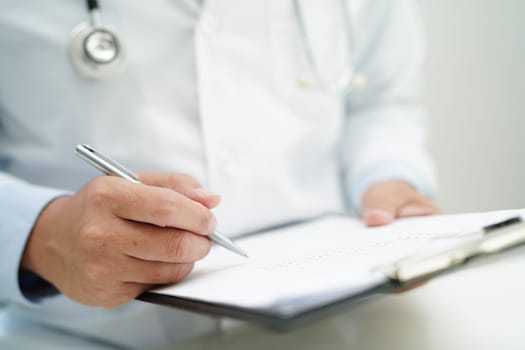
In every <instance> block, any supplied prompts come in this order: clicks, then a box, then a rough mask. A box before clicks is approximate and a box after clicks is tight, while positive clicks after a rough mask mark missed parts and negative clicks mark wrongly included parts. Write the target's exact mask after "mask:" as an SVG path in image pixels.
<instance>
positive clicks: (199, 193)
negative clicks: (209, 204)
mask: <svg viewBox="0 0 525 350" xmlns="http://www.w3.org/2000/svg"><path fill="white" fill-rule="evenodd" d="M192 191H193V193H195V194H196V195H197V196H199V197H209V196H219V194H218V193H217V192H212V191H208V190H207V189H205V188H203V187H199V188H195V189H193V190H192Z"/></svg>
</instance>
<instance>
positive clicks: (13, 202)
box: [0, 182, 68, 304]
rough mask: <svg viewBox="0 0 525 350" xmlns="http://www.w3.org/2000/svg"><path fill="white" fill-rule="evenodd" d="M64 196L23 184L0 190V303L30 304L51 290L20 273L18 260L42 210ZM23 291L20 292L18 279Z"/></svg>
mask: <svg viewBox="0 0 525 350" xmlns="http://www.w3.org/2000/svg"><path fill="white" fill-rule="evenodd" d="M67 193H68V192H66V191H63V190H59V189H53V188H47V187H40V186H35V185H30V184H26V183H23V182H14V183H8V184H5V185H3V186H1V187H0V241H1V242H2V244H1V245H0V281H1V283H2V288H0V303H2V304H4V303H12V302H14V303H31V302H32V300H37V299H38V298H39V296H42V297H43V296H45V295H47V294H49V293H50V291H52V290H53V288H52V286H51V285H49V284H48V283H46V282H45V281H44V280H41V279H40V278H38V277H37V276H35V275H32V274H27V273H26V274H25V275H23V274H22V273H21V271H20V262H21V258H22V255H23V252H24V249H25V246H26V243H27V240H28V238H29V235H30V233H31V230H32V228H33V225H34V223H35V221H36V218H37V217H38V215H39V214H40V212H41V211H42V209H43V208H44V207H45V206H46V205H47V204H48V203H49V202H50V201H51V200H53V199H54V198H57V197H59V196H61V195H65V194H67ZM21 275H22V277H23V278H24V280H25V282H26V284H27V289H25V290H24V292H25V293H23V292H22V289H21V285H20V277H21Z"/></svg>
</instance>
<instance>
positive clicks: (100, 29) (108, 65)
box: [69, 0, 364, 94]
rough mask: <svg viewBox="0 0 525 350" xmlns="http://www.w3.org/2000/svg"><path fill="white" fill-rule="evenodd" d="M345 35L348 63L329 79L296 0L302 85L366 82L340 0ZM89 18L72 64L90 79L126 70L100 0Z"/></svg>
mask: <svg viewBox="0 0 525 350" xmlns="http://www.w3.org/2000/svg"><path fill="white" fill-rule="evenodd" d="M338 1H339V6H340V12H341V18H342V26H343V31H344V34H345V40H344V42H345V45H346V49H345V53H346V64H345V65H344V67H343V69H342V70H341V72H340V74H337V78H336V79H333V80H328V79H325V78H324V77H323V75H322V74H321V70H320V66H319V63H318V61H317V59H316V57H315V54H314V50H313V48H312V45H311V41H310V37H309V35H308V30H307V29H306V21H305V16H304V12H303V8H302V5H301V1H300V0H293V12H294V17H295V22H296V24H297V30H298V33H299V40H300V42H301V47H302V50H303V53H304V56H305V58H306V63H307V64H308V68H309V71H310V73H311V76H312V79H308V78H302V79H299V80H298V82H299V84H300V85H302V86H303V87H308V88H317V89H321V90H323V91H326V92H329V93H333V94H346V93H348V92H350V91H352V90H354V89H355V88H359V87H361V86H362V85H363V84H364V78H363V76H362V75H361V74H357V73H356V72H355V64H354V57H353V53H354V44H355V40H354V32H353V28H352V20H351V18H350V11H349V10H350V9H349V8H348V0H338ZM86 4H87V9H88V12H89V21H88V22H87V23H83V24H81V25H79V26H78V27H77V28H75V30H74V32H73V36H72V39H71V42H70V49H69V55H70V58H71V62H72V64H73V66H74V67H75V68H76V69H77V71H78V72H79V73H80V74H82V75H83V76H85V77H87V78H91V79H106V78H111V77H114V76H117V75H118V74H119V73H120V72H122V70H123V69H124V62H125V57H124V56H125V53H124V49H123V47H122V44H121V42H120V40H119V38H118V36H117V35H116V34H115V33H114V32H113V31H111V30H109V29H107V28H105V27H104V26H103V25H102V20H101V16H100V7H99V3H98V1H97V0H87V1H86Z"/></svg>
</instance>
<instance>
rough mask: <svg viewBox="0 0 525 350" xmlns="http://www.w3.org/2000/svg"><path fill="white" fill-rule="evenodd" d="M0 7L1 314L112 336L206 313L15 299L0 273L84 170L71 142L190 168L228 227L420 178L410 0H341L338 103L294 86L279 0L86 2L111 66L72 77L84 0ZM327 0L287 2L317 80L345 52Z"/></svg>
mask: <svg viewBox="0 0 525 350" xmlns="http://www.w3.org/2000/svg"><path fill="white" fill-rule="evenodd" d="M0 3H1V4H0V5H1V8H2V11H0V165H2V167H3V170H4V172H3V173H1V177H0V179H1V180H0V182H1V186H0V207H1V208H0V209H1V211H2V212H3V215H4V216H5V218H3V216H2V215H0V219H2V221H4V223H2V224H1V225H2V226H1V227H0V229H1V230H0V231H1V232H0V236H2V237H0V238H5V239H4V241H7V242H8V243H7V244H5V245H4V246H3V247H1V248H0V256H3V257H2V258H1V259H2V261H1V262H2V265H1V266H0V269H1V270H0V277H1V278H2V281H5V283H6V287H5V288H3V290H2V291H0V301H3V302H5V303H8V304H9V305H10V309H11V311H10V312H13V313H18V314H23V315H24V316H25V317H28V318H31V319H36V320H38V321H41V322H45V323H47V324H51V325H53V326H55V327H58V328H60V329H65V330H68V331H72V332H75V333H77V334H81V335H86V336H90V337H94V338H97V339H102V340H104V341H109V342H112V343H116V344H121V345H128V346H152V345H157V344H161V343H163V342H165V341H168V340H170V339H171V340H173V339H183V338H185V337H188V336H194V335H196V334H199V333H201V332H204V331H206V330H209V329H212V328H213V327H214V326H215V321H213V320H211V319H208V318H205V317H201V316H195V315H190V314H187V313H183V312H180V311H174V310H166V309H163V308H160V307H156V306H152V305H147V304H142V303H139V302H135V303H130V304H129V305H126V306H123V307H121V308H118V309H117V310H112V311H107V310H102V309H97V308H89V307H85V306H80V305H76V304H74V303H73V302H71V301H69V300H67V298H65V297H64V296H59V297H54V298H48V299H45V300H44V301H42V302H40V303H33V302H30V301H29V300H27V299H26V298H25V297H24V296H22V294H21V292H20V290H19V287H18V280H17V274H16V271H18V261H19V258H20V256H21V254H22V252H23V247H24V244H25V241H26V239H27V236H28V235H29V232H30V229H31V225H32V222H33V221H34V219H35V218H36V217H37V215H38V213H39V211H40V210H41V209H42V207H43V205H45V203H47V202H48V201H49V200H50V199H51V198H53V197H54V196H56V195H57V194H59V193H61V191H62V190H75V189H77V188H78V187H80V186H81V185H82V184H83V183H85V182H86V181H87V180H88V179H89V178H91V177H93V176H95V175H98V174H97V172H96V171H94V170H92V169H90V168H89V167H87V166H86V165H85V164H84V163H83V162H82V161H80V160H78V159H76V158H75V156H74V155H73V149H74V147H75V145H76V144H78V143H89V144H91V145H93V146H95V147H96V148H98V149H100V150H102V151H103V152H105V153H107V154H109V155H111V156H112V157H113V158H115V159H117V160H119V161H121V162H122V163H123V164H126V165H128V166H129V167H130V168H131V169H135V170H141V169H142V170H158V171H176V172H184V173H188V174H191V175H192V176H194V177H196V178H197V179H198V180H199V181H200V182H202V183H203V184H204V185H205V187H207V188H209V189H211V190H214V191H217V192H219V193H221V194H222V196H223V201H222V204H221V205H220V207H219V208H218V209H217V210H216V215H217V217H218V220H219V228H220V229H221V231H222V232H224V233H228V234H230V235H235V234H238V233H242V232H246V231H251V230H257V229H261V228H264V227H268V226H272V225H275V224H279V223H282V222H287V221H290V220H297V219H302V218H308V217H312V216H316V215H320V214H322V213H325V212H342V211H345V210H347V209H348V203H350V205H353V206H354V207H356V206H357V205H358V204H359V200H360V197H361V194H362V192H363V190H364V189H365V188H366V186H367V185H368V184H369V183H371V182H373V181H377V180H380V179H390V178H399V179H405V180H407V181H409V182H411V183H412V184H414V185H415V186H416V187H418V188H419V189H421V190H422V191H431V189H432V187H433V178H432V169H431V166H430V164H429V162H428V159H427V156H426V154H425V151H424V128H423V125H422V113H421V110H420V106H419V103H418V88H419V87H418V69H419V64H420V62H421V57H422V43H421V38H420V27H419V23H418V19H417V17H416V16H415V12H414V8H413V4H412V2H411V1H408V0H395V1H390V0H374V1H372V0H370V1H351V2H350V3H351V16H352V19H353V21H352V22H353V27H354V32H355V61H356V68H357V70H358V72H359V73H360V74H362V75H363V76H364V77H365V79H366V84H365V85H363V86H360V87H359V88H356V89H355V90H354V91H353V92H352V93H351V94H350V95H349V97H348V98H346V99H343V98H342V97H341V96H338V95H331V94H327V93H325V92H323V91H318V90H316V89H313V88H309V87H308V86H306V87H305V86H304V84H300V83H298V81H299V80H300V81H305V80H306V81H309V79H310V78H311V74H310V72H309V69H308V66H307V65H306V63H305V57H304V54H303V52H302V49H301V46H300V41H299V39H298V34H297V28H296V26H295V22H294V17H293V13H292V6H291V1H283V0H268V1H260V0H221V1H218V0H209V1H206V3H205V5H204V8H202V9H201V8H200V6H198V4H197V3H198V2H197V1H190V0H185V1H182V0H180V1H175V0H172V1H168V0H150V1H148V2H147V3H146V2H143V1H138V0H113V1H101V7H102V15H103V20H104V23H105V24H106V25H107V26H108V27H109V28H111V29H113V30H114V31H115V32H116V33H118V35H119V37H120V39H121V40H122V42H123V43H124V44H125V48H126V56H127V59H126V62H127V67H126V70H125V71H124V72H123V73H122V74H121V75H120V76H118V77H117V78H114V79H111V80H106V81H92V80H89V79H85V78H83V77H82V76H80V75H79V74H78V73H77V72H76V71H75V70H74V68H73V67H72V66H71V64H70V62H69V60H68V55H67V45H68V42H69V38H70V35H71V31H72V29H73V28H74V27H75V26H77V25H78V24H79V23H81V22H83V21H86V19H87V11H86V9H85V4H84V1H81V0H78V1H72V0H48V1H39V0H24V1H15V0H3V1H0ZM335 3H336V2H335V1H318V0H305V1H304V9H305V15H306V18H307V23H308V31H309V33H310V36H311V41H312V44H313V46H314V48H315V49H316V57H317V59H318V62H319V65H320V67H321V70H322V71H323V74H325V75H326V76H327V77H334V76H336V75H337V73H338V72H339V71H341V70H342V65H343V64H345V59H344V49H345V45H344V44H343V41H344V40H347V37H346V36H345V35H344V33H343V32H342V31H341V27H340V18H341V17H340V16H339V15H338V13H337V8H335V7H334V6H335V5H334V4H335ZM21 181H22V182H21ZM30 184H32V185H30ZM35 185H36V186H35ZM19 217H20V218H21V219H20V220H19V219H18V218H19ZM8 252H9V253H8ZM145 324H147V327H145V326H144V325H145Z"/></svg>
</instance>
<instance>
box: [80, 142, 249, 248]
mask: <svg viewBox="0 0 525 350" xmlns="http://www.w3.org/2000/svg"><path fill="white" fill-rule="evenodd" d="M75 153H76V154H77V155H78V156H79V157H80V158H82V159H83V160H85V161H86V162H88V163H89V164H91V165H93V166H94V167H95V168H97V169H98V170H100V171H101V172H103V173H104V174H106V175H113V176H118V177H121V178H123V179H126V180H129V181H131V182H134V183H136V184H140V183H141V182H140V180H139V177H138V176H137V175H136V174H135V173H133V172H132V171H130V170H128V169H126V168H125V167H123V166H122V165H120V164H119V163H117V162H116V161H114V160H113V159H111V158H109V157H108V156H105V155H104V154H102V153H100V152H98V151H97V150H95V149H93V147H91V146H88V145H78V146H77V148H76V150H75ZM208 237H209V238H210V240H212V241H213V242H215V243H217V244H218V245H221V246H223V247H224V248H226V249H228V250H231V251H232V252H234V253H237V254H239V255H242V256H244V257H246V258H247V257H248V255H247V254H246V253H245V252H244V251H243V250H242V249H241V248H239V247H238V246H237V245H236V244H235V243H233V241H232V240H231V239H229V238H228V237H226V236H224V235H222V234H220V233H218V232H213V233H212V234H210V235H209V236H208Z"/></svg>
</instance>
